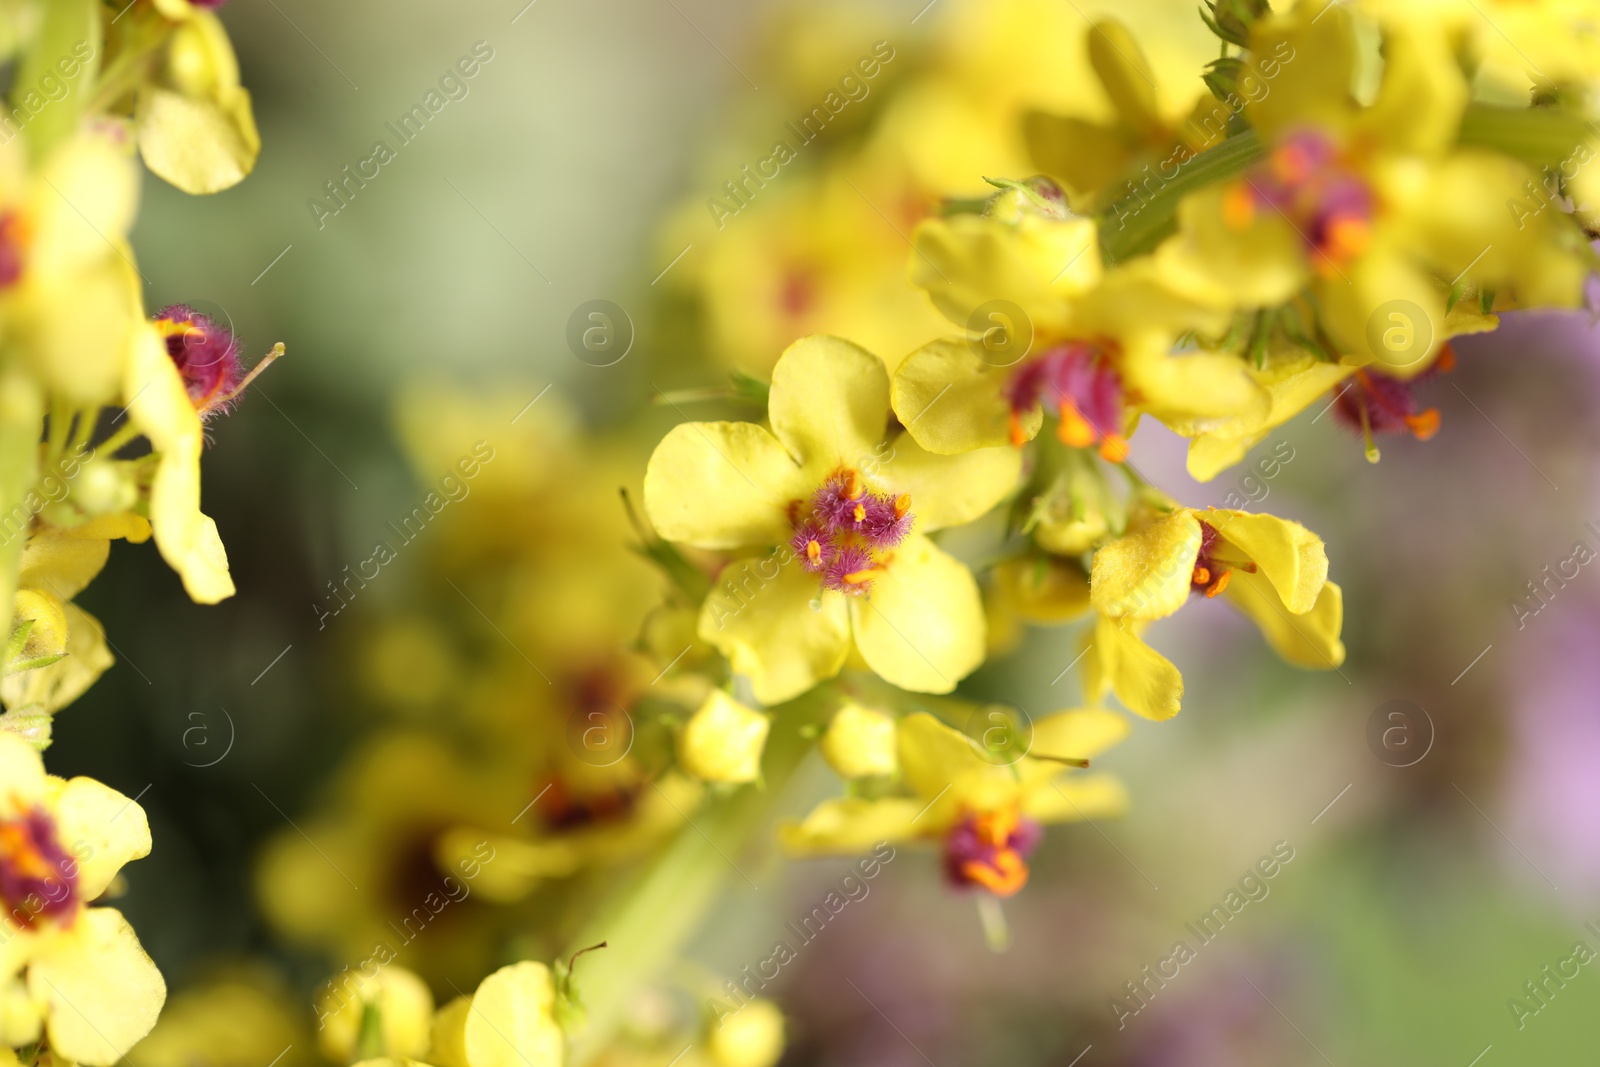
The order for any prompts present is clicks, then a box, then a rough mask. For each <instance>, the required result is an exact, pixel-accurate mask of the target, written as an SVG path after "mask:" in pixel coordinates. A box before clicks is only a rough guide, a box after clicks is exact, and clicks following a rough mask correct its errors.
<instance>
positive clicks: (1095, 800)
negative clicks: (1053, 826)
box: [1022, 774, 1128, 823]
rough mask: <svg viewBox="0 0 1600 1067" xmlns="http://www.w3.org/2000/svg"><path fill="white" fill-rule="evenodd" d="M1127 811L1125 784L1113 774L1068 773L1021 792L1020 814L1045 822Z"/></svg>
mask: <svg viewBox="0 0 1600 1067" xmlns="http://www.w3.org/2000/svg"><path fill="white" fill-rule="evenodd" d="M1127 810H1128V790H1127V787H1126V786H1124V785H1123V784H1122V780H1121V779H1120V778H1118V777H1117V776H1116V775H1114V774H1072V775H1067V776H1065V777H1059V778H1054V779H1051V780H1050V781H1047V782H1043V783H1040V784H1038V785H1034V786H1031V787H1030V788H1029V789H1028V790H1027V791H1026V792H1024V793H1023V795H1022V814H1024V815H1026V816H1028V817H1029V818H1030V819H1037V820H1038V821H1039V822H1045V823H1051V822H1079V821H1081V820H1084V819H1100V818H1107V817H1110V816H1114V815H1121V814H1122V813H1123V812H1124V811H1127Z"/></svg>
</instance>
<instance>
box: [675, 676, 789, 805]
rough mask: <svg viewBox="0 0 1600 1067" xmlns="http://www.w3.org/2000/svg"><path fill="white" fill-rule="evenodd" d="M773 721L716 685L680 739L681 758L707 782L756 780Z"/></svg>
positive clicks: (683, 765)
mask: <svg viewBox="0 0 1600 1067" xmlns="http://www.w3.org/2000/svg"><path fill="white" fill-rule="evenodd" d="M771 728H772V722H771V721H770V720H769V719H768V718H767V717H766V716H765V715H763V714H761V713H760V712H759V711H755V710H753V709H751V708H747V707H745V706H744V705H743V704H741V703H739V702H738V701H737V700H734V699H733V698H732V697H730V696H728V694H726V693H724V692H723V691H722V690H720V689H713V690H712V691H711V694H710V695H709V696H707V697H706V701H705V703H704V704H702V705H700V710H699V711H696V712H695V713H694V715H692V716H691V717H690V719H689V721H688V722H687V723H685V724H684V727H683V735H682V736H681V737H680V738H679V739H678V762H679V763H680V764H681V765H682V767H683V769H684V770H686V771H688V772H689V773H690V774H692V775H694V776H695V777H696V778H699V779H701V780H702V781H707V782H730V783H733V782H753V781H755V780H756V779H757V778H760V777H761V752H762V749H764V748H765V747H766V743H767V731H768V730H769V729H771Z"/></svg>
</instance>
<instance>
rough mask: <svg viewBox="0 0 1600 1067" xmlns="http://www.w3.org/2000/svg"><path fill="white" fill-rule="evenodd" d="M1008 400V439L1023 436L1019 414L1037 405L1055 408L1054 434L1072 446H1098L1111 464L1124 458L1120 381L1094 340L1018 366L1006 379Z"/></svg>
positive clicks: (1022, 438)
mask: <svg viewBox="0 0 1600 1067" xmlns="http://www.w3.org/2000/svg"><path fill="white" fill-rule="evenodd" d="M1005 397H1006V400H1007V402H1008V403H1009V404H1010V405H1011V443H1012V444H1014V445H1021V444H1022V443H1023V442H1024V441H1025V440H1026V439H1027V438H1026V437H1025V435H1024V434H1023V430H1022V416H1023V415H1024V414H1025V413H1027V412H1029V411H1032V410H1033V408H1034V407H1035V406H1036V405H1040V404H1043V405H1046V406H1048V407H1050V408H1052V409H1054V411H1055V412H1056V414H1057V416H1058V417H1059V419H1060V421H1059V422H1058V423H1057V424H1056V436H1057V437H1059V438H1060V439H1061V442H1062V443H1063V444H1065V445H1068V446H1070V447H1072V448H1088V447H1090V446H1091V445H1095V444H1098V445H1099V446H1100V455H1101V456H1102V457H1103V458H1104V459H1106V460H1107V461H1108V462H1111V463H1121V462H1122V461H1123V460H1124V459H1126V458H1127V457H1128V442H1127V439H1126V438H1124V437H1123V436H1122V382H1121V381H1120V380H1119V379H1118V378H1117V374H1116V372H1115V371H1114V370H1112V369H1111V366H1110V363H1109V361H1108V360H1107V359H1106V353H1105V352H1104V351H1103V350H1102V349H1101V348H1099V347H1098V346H1096V345H1092V344H1086V343H1083V342H1073V343H1070V344H1065V345H1061V346H1059V347H1057V348H1052V349H1050V350H1049V351H1047V352H1045V353H1044V354H1043V355H1041V356H1040V357H1039V358H1037V359H1033V360H1029V361H1028V362H1027V363H1024V364H1023V365H1022V366H1020V367H1018V368H1017V370H1016V372H1015V373H1013V374H1012V376H1011V380H1010V381H1009V382H1008V383H1006V387H1005Z"/></svg>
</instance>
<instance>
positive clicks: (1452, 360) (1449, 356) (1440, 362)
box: [1433, 341, 1456, 374]
mask: <svg viewBox="0 0 1600 1067" xmlns="http://www.w3.org/2000/svg"><path fill="white" fill-rule="evenodd" d="M1433 366H1434V369H1436V370H1437V371H1439V373H1441V374H1449V373H1450V372H1451V371H1453V370H1455V369H1456V350H1455V349H1454V348H1453V347H1452V346H1451V344H1450V342H1448V341H1446V342H1445V343H1444V344H1443V345H1441V346H1440V347H1439V355H1438V358H1436V359H1435V360H1434V361H1433Z"/></svg>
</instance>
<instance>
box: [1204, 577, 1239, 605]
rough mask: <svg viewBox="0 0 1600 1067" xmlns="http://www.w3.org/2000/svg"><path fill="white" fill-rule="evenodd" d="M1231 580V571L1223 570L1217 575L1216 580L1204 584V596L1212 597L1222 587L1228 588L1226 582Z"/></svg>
mask: <svg viewBox="0 0 1600 1067" xmlns="http://www.w3.org/2000/svg"><path fill="white" fill-rule="evenodd" d="M1232 580H1233V572H1232V571H1223V572H1222V573H1221V574H1219V575H1217V580H1216V581H1214V582H1212V583H1211V584H1210V585H1208V586H1206V598H1207V599H1210V598H1211V597H1214V596H1216V595H1217V594H1218V593H1220V592H1222V591H1223V590H1224V589H1226V588H1228V583H1229V582H1230V581H1232Z"/></svg>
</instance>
